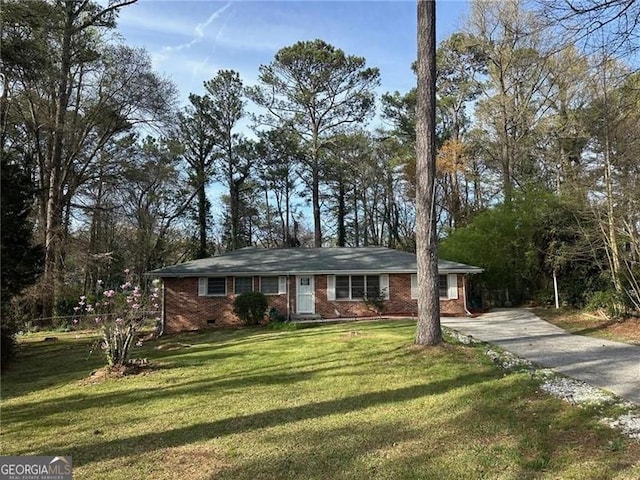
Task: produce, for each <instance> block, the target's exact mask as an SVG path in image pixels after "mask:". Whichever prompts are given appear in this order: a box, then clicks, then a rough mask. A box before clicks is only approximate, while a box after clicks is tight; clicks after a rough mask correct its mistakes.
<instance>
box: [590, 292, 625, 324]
mask: <svg viewBox="0 0 640 480" xmlns="http://www.w3.org/2000/svg"><path fill="white" fill-rule="evenodd" d="M586 308H587V310H592V311H596V310H604V312H605V313H606V314H607V315H608V316H610V317H614V318H616V317H621V316H623V315H624V313H625V310H626V309H625V305H624V302H623V301H622V300H621V299H620V297H619V295H618V294H617V293H616V292H615V291H613V290H605V291H598V292H593V294H591V296H590V297H589V300H588V301H587V307H586Z"/></svg>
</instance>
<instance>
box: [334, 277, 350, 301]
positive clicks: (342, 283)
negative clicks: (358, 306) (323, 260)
mask: <svg viewBox="0 0 640 480" xmlns="http://www.w3.org/2000/svg"><path fill="white" fill-rule="evenodd" d="M350 292H351V289H350V283H349V275H337V276H336V300H349V298H351V293H350Z"/></svg>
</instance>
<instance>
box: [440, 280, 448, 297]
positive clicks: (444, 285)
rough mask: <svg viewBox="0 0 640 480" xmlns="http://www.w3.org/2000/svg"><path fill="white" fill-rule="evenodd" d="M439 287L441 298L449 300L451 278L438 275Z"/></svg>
mask: <svg viewBox="0 0 640 480" xmlns="http://www.w3.org/2000/svg"><path fill="white" fill-rule="evenodd" d="M438 287H439V290H440V298H449V276H448V275H438Z"/></svg>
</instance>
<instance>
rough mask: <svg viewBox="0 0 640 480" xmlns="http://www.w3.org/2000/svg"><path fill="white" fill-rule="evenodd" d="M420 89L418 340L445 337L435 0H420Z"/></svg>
mask: <svg viewBox="0 0 640 480" xmlns="http://www.w3.org/2000/svg"><path fill="white" fill-rule="evenodd" d="M417 70H418V90H417V106H416V137H417V138H416V173H417V174H416V255H417V260H418V325H417V328H416V340H415V342H416V344H418V345H437V344H439V343H440V342H441V341H442V329H441V327H440V299H439V285H438V278H439V277H438V243H437V236H436V216H435V175H436V142H435V120H436V110H435V106H436V89H435V85H436V2H435V0H418V61H417Z"/></svg>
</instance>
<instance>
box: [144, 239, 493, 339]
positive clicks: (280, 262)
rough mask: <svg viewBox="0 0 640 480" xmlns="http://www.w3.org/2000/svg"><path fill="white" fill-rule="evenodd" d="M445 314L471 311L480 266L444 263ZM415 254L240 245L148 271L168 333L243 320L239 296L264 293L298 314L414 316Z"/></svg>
mask: <svg viewBox="0 0 640 480" xmlns="http://www.w3.org/2000/svg"><path fill="white" fill-rule="evenodd" d="M438 269H439V273H440V309H441V313H442V314H443V315H454V316H462V315H465V314H467V313H468V310H467V305H466V301H467V298H466V287H465V277H466V275H468V274H475V273H481V272H482V269H480V268H478V267H473V266H470V265H465V264H462V263H455V262H449V261H446V260H439V262H438ZM416 271H417V266H416V256H415V254H412V253H407V252H400V251H397V250H392V249H389V248H383V247H358V248H344V247H336V248H291V249H261V248H252V247H249V248H243V249H240V250H233V251H230V252H226V253H223V254H221V255H216V256H213V257H210V258H204V259H200V260H194V261H191V262H187V263H182V264H179V265H174V266H170V267H166V268H161V269H158V270H153V271H151V272H148V273H147V276H150V277H155V278H160V279H161V280H162V283H163V318H162V320H163V322H164V331H165V332H167V333H174V332H180V331H184V330H197V329H201V328H205V327H207V326H223V325H224V326H227V325H234V324H239V320H238V318H237V317H236V316H235V314H234V313H233V301H234V298H235V296H236V295H237V294H240V293H243V292H249V291H259V292H262V293H264V294H265V295H266V296H267V298H268V300H269V306H270V307H274V308H276V309H277V310H278V311H279V312H280V313H281V314H282V315H283V316H285V317H286V318H289V319H294V318H341V317H349V318H352V317H368V316H374V315H377V314H378V312H376V310H375V309H374V308H372V304H371V302H365V299H367V298H369V299H371V298H380V299H382V302H381V303H382V306H383V310H382V314H383V315H407V316H415V315H416V314H417V308H418V306H417V280H416Z"/></svg>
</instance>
